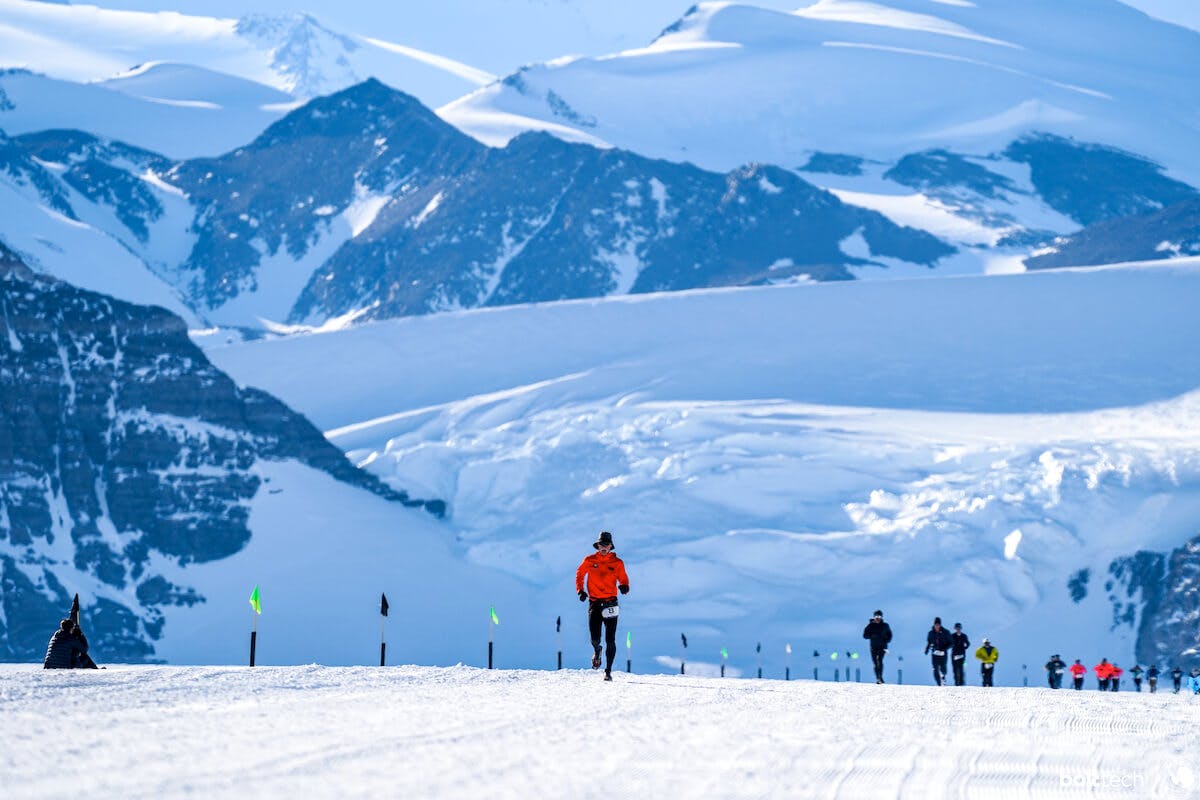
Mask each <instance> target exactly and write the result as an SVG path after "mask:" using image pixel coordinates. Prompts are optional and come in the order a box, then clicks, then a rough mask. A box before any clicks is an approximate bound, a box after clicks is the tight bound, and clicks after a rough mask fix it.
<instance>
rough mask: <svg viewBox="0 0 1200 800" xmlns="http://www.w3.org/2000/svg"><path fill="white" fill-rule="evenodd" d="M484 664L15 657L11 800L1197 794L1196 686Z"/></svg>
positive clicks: (6, 678) (0, 757)
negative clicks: (828, 679)
mask: <svg viewBox="0 0 1200 800" xmlns="http://www.w3.org/2000/svg"><path fill="white" fill-rule="evenodd" d="M614 677H615V681H614V682H613V683H611V684H606V683H603V682H602V681H601V679H600V674H599V673H594V672H590V671H573V670H570V671H563V672H533V671H499V670H497V671H493V672H489V671H486V670H479V669H474V668H469V667H461V666H460V667H451V668H428V667H398V668H386V669H379V668H367V667H351V668H333V667H321V666H316V665H311V666H305V667H278V668H274V667H272V668H258V669H255V670H253V671H251V670H249V669H247V668H238V667H128V668H121V667H113V668H110V669H109V670H107V671H106V672H102V673H96V672H88V673H81V672H65V671H64V672H44V671H42V670H40V669H37V668H34V667H28V666H25V667H9V668H4V669H3V670H0V708H2V709H3V712H4V713H3V714H0V741H4V743H5V747H4V749H3V751H2V753H0V786H3V787H4V796H5V797H6V798H10V800H11V799H15V798H41V797H61V796H62V795H63V787H66V786H70V787H74V788H75V789H79V790H82V791H83V792H84V793H85V794H86V795H87V796H88V797H90V798H108V797H113V798H115V797H121V798H169V797H181V796H185V795H188V796H199V797H206V798H210V797H239V798H244V797H338V798H342V797H405V796H415V797H424V798H441V797H481V796H486V797H490V798H494V797H512V798H527V797H531V796H533V797H570V798H590V797H596V798H605V800H610V799H611V798H614V797H667V796H670V797H729V798H757V797H789V798H792V797H794V798H868V797H869V798H884V797H901V798H921V799H922V800H924V799H925V798H933V797H970V798H1004V800H1009V798H1014V797H1063V796H1066V797H1121V798H1135V797H1137V798H1142V797H1155V798H1171V797H1180V798H1183V797H1195V796H1196V792H1197V789H1200V784H1198V783H1197V779H1196V774H1197V773H1196V772H1195V771H1194V768H1193V767H1192V765H1194V764H1195V763H1196V761H1197V757H1198V756H1200V742H1198V740H1197V739H1196V737H1195V735H1194V727H1193V721H1194V719H1195V712H1196V709H1197V707H1198V706H1197V703H1200V700H1195V699H1193V698H1192V696H1190V695H1186V694H1180V695H1174V694H1172V693H1170V692H1169V691H1168V692H1165V693H1159V694H1156V695H1150V694H1134V693H1119V694H1112V693H1105V694H1101V693H1099V692H1095V691H1085V692H1074V691H1069V690H1068V691H1058V692H1051V691H1050V690H1048V689H1002V688H1001V689H994V690H984V689H980V688H977V687H966V688H950V687H945V688H941V689H938V688H934V687H914V686H890V685H889V686H875V685H867V684H845V683H843V684H830V683H815V682H811V681H792V682H782V681H771V680H761V681H760V680H734V679H727V680H720V679H710V678H696V677H692V676H647V675H638V674H633V675H630V674H626V673H617V674H615V675H614Z"/></svg>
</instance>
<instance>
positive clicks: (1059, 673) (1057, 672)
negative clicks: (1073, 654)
mask: <svg viewBox="0 0 1200 800" xmlns="http://www.w3.org/2000/svg"><path fill="white" fill-rule="evenodd" d="M1054 672H1055V674H1057V675H1062V674H1063V671H1062V670H1061V669H1056V670H1054Z"/></svg>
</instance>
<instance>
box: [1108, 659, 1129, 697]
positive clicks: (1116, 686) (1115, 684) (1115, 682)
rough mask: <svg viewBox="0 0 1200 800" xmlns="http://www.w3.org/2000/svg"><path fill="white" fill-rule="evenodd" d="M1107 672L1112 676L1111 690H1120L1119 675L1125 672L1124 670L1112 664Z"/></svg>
mask: <svg viewBox="0 0 1200 800" xmlns="http://www.w3.org/2000/svg"><path fill="white" fill-rule="evenodd" d="M1108 674H1109V675H1110V676H1111V677H1112V690H1113V691H1114V692H1119V691H1120V690H1121V676H1122V675H1124V674H1125V670H1123V669H1121V668H1120V667H1118V666H1117V665H1116V664H1113V665H1112V669H1111V670H1109V673H1108Z"/></svg>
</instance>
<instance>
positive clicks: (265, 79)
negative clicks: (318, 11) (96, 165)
mask: <svg viewBox="0 0 1200 800" xmlns="http://www.w3.org/2000/svg"><path fill="white" fill-rule="evenodd" d="M160 61H170V62H177V63H184V64H190V65H194V66H198V67H203V68H205V69H208V70H212V71H215V72H220V73H227V74H229V75H234V76H238V77H241V78H244V79H247V80H250V81H255V82H258V83H263V84H266V85H268V86H272V87H274V88H276V89H278V90H280V91H283V92H286V93H288V94H292V95H295V96H298V97H312V96H315V95H319V94H327V93H329V92H333V91H336V90H338V89H341V88H344V87H346V86H349V85H351V84H354V83H358V82H359V81H361V80H363V79H365V78H368V77H372V76H374V77H376V78H379V79H380V80H382V81H384V82H386V83H389V84H391V85H393V86H396V87H397V88H401V89H404V90H405V91H407V92H409V93H410V94H413V95H416V96H418V97H420V98H421V99H422V100H424V101H425V102H427V103H443V102H446V101H447V100H450V99H452V98H454V97H456V96H459V95H461V94H462V93H464V92H466V91H469V90H470V89H471V88H474V87H477V86H482V85H484V84H486V83H488V82H490V81H491V80H492V79H493V76H492V75H490V74H489V73H486V72H484V71H482V70H478V69H475V68H474V67H470V66H468V65H466V64H463V63H461V62H458V61H455V60H453V59H450V58H445V57H443V56H439V55H437V54H434V53H427V52H424V51H421V50H417V49H415V48H411V47H408V46H405V45H403V44H398V43H395V42H390V41H386V40H383V39H379V38H375V37H372V36H360V35H354V34H342V33H338V32H335V31H331V30H329V29H328V28H326V27H324V26H323V25H322V24H321V23H320V22H318V21H317V20H316V19H314V18H313V17H311V16H309V15H307V14H295V13H294V14H288V15H279V16H267V15H248V16H244V17H242V18H241V19H221V18H215V17H206V16H189V15H184V14H178V13H174V12H170V11H161V12H157V13H147V12H136V11H116V10H109V9H105V8H99V7H97V6H90V5H54V4H49V3H38V2H29V1H28V0H5V2H3V3H0V68H3V67H21V68H25V69H30V70H32V71H35V72H41V73H45V74H47V75H49V76H51V77H56V78H62V79H66V80H71V81H78V82H85V81H95V80H105V79H108V78H112V77H114V76H117V75H119V74H124V73H126V72H128V71H129V70H131V69H134V68H136V67H138V66H140V65H144V64H147V63H150V62H160Z"/></svg>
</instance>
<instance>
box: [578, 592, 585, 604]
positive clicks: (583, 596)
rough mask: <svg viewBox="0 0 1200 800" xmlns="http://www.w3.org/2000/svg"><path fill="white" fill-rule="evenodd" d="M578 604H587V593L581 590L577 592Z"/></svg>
mask: <svg viewBox="0 0 1200 800" xmlns="http://www.w3.org/2000/svg"><path fill="white" fill-rule="evenodd" d="M579 602H581V603H585V602H587V592H585V591H584V590H583V589H580V590H579Z"/></svg>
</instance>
